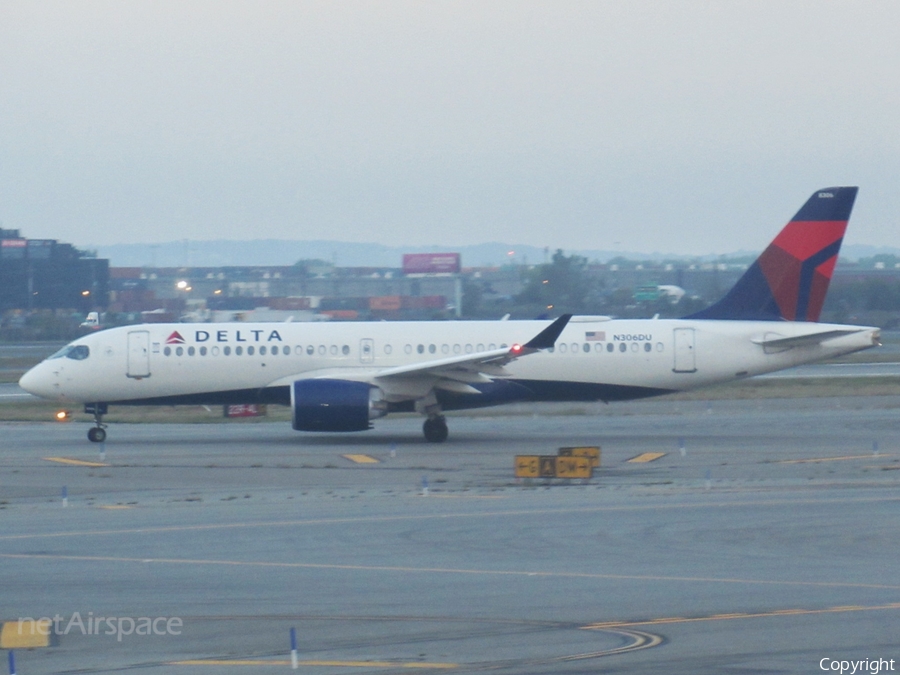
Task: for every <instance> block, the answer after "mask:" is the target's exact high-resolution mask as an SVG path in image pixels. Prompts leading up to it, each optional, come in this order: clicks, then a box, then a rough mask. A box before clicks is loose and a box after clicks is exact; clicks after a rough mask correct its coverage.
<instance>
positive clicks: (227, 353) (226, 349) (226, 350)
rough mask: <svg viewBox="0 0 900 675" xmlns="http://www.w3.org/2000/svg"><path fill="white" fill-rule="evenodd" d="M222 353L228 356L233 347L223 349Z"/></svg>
mask: <svg viewBox="0 0 900 675" xmlns="http://www.w3.org/2000/svg"><path fill="white" fill-rule="evenodd" d="M222 353H223V354H224V355H225V356H228V355H229V354H231V347H222Z"/></svg>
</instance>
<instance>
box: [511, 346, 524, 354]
mask: <svg viewBox="0 0 900 675" xmlns="http://www.w3.org/2000/svg"><path fill="white" fill-rule="evenodd" d="M509 351H511V352H512V353H513V354H521V353H522V345H520V344H514V345H513V346H512V347H510V348H509Z"/></svg>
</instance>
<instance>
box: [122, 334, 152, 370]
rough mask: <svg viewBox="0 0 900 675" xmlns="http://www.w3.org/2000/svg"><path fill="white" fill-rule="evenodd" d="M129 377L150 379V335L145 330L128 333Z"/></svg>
mask: <svg viewBox="0 0 900 675" xmlns="http://www.w3.org/2000/svg"><path fill="white" fill-rule="evenodd" d="M126 374H127V375H128V377H134V378H142V377H150V333H149V332H148V331H145V330H132V331H129V332H128V370H127V371H126Z"/></svg>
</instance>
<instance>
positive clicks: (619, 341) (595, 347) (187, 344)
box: [21, 317, 878, 407]
mask: <svg viewBox="0 0 900 675" xmlns="http://www.w3.org/2000/svg"><path fill="white" fill-rule="evenodd" d="M546 326H547V322H541V321H493V322H491V321H460V322H415V323H412V322H409V323H407V322H401V323H396V322H372V323H257V324H240V323H225V324H145V325H138V326H126V327H121V328H113V329H109V330H104V331H100V332H97V333H93V334H90V335H86V336H84V337H82V338H80V339H78V340H76V341H75V342H73V343H72V345H74V346H83V347H86V348H87V354H86V355H85V350H83V349H82V350H80V351H78V352H76V353H75V355H76V356H78V357H79V358H72V357H71V356H59V357H56V358H50V359H47V360H46V361H43V362H42V363H40V364H38V365H37V366H35V367H34V368H33V369H32V370H30V371H29V372H28V373H26V374H25V376H23V378H22V380H21V386H22V387H23V388H24V389H26V390H27V391H29V392H31V393H33V394H36V395H38V396H42V397H45V398H48V399H53V400H57V401H60V402H64V403H68V402H73V403H75V402H108V403H115V402H129V401H132V402H133V401H148V402H153V401H157V400H158V401H159V402H164V401H166V400H175V401H177V400H178V399H179V397H187V398H186V399H185V400H190V401H196V402H199V401H201V400H202V399H203V398H204V396H207V395H208V396H209V399H210V401H211V402H215V401H216V400H217V398H216V396H215V395H216V394H221V393H222V392H241V391H258V390H263V389H266V388H269V387H287V386H289V385H290V384H291V383H292V382H294V381H296V380H299V379H308V378H316V377H328V378H337V379H346V380H354V381H366V382H369V383H371V384H372V385H373V386H380V382H379V373H381V372H382V371H384V370H386V369H389V368H396V367H398V366H405V365H410V364H417V363H423V364H424V363H428V362H432V361H438V360H440V359H447V358H449V357H453V356H457V355H465V354H467V353H478V352H484V351H489V350H496V349H500V348H503V347H509V346H512V345H513V344H517V343H524V342H525V341H527V340H528V339H529V338H531V337H532V336H533V335H535V334H536V333H538V332H539V331H541V330H542V329H543V328H545V327H546ZM827 331H834V332H841V333H842V334H840V335H837V336H835V337H829V338H827V339H823V340H821V341H819V342H815V341H811V342H806V343H800V344H798V345H797V346H790V347H781V348H769V347H767V346H764V345H763V344H761V343H762V342H765V341H773V340H777V339H781V338H794V337H799V336H804V335H811V334H820V333H824V332H827ZM875 344H878V329H876V328H872V327H864V326H843V325H831V324H817V323H805V322H770V321H760V322H756V321H709V320H684V319H682V320H668V319H659V320H581V319H579V318H578V317H576V318H574V319H572V321H571V322H570V323H569V324H568V325H567V326H566V328H565V330H564V331H563V332H562V334H561V335H560V336H559V338H558V339H557V341H556V345H555V348H554V349H552V350H544V351H541V352H539V353H536V354H531V355H529V356H525V357H522V358H517V359H514V360H512V361H511V362H509V363H508V364H506V365H505V366H504V368H503V371H504V372H503V373H502V374H500V375H497V376H496V377H495V378H493V379H497V380H503V379H508V380H512V381H515V382H528V383H553V385H554V392H555V393H553V394H552V395H546V396H542V395H541V394H540V392H541V391H542V389H541V388H540V387H537V388H535V389H534V391H535V392H536V396H535V397H534V398H533V400H542V399H543V400H559V399H560V398H566V396H565V390H566V387H567V386H568V387H571V388H572V389H573V390H576V389H577V390H578V392H579V393H578V395H575V396H572V397H569V398H582V399H594V400H601V399H607V400H609V399H619V398H636V397H640V396H647V395H653V394H660V393H666V392H671V391H683V390H688V389H694V388H697V387H701V386H705V385H710V384H714V383H719V382H728V381H731V380H735V379H740V378H745V377H751V376H753V375H759V374H761V373H767V372H771V371H775V370H780V369H784V368H790V367H792V366H797V365H800V364H804V363H809V362H813V361H818V360H821V359H826V358H832V357H836V356H840V355H842V354H848V353H851V352H855V351H859V350H862V349H866V348H868V347H871V346H873V345H875ZM72 345H70V347H71V346H72ZM401 380H402V378H401ZM582 385H598V386H597V387H596V388H591V387H585V386H582ZM600 385H602V386H600ZM420 388H421V387H420ZM385 389H386V390H387V394H388V398H389V399H392V400H404V399H409V400H412V399H414V398H416V397H417V396H418V395H420V393H419V392H417V391H414V389H415V387H412V389H411V390H410V391H408V392H407V391H404V387H403V383H402V381H400V382H399V384H398V382H397V381H396V378H395V381H393V382H391V383H390V384H389V385H388V386H386V387H385ZM560 392H562V393H560ZM617 392H618V393H617ZM477 398H478V396H477V395H475V396H472V405H482V404H483V403H479V402H478V401H477ZM462 407H465V406H462Z"/></svg>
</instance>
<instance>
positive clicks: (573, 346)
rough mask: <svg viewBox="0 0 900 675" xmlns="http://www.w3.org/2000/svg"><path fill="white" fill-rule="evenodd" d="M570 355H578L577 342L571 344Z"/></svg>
mask: <svg viewBox="0 0 900 675" xmlns="http://www.w3.org/2000/svg"><path fill="white" fill-rule="evenodd" d="M572 353H573V354H577V353H578V343H577V342H573V343H572Z"/></svg>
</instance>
